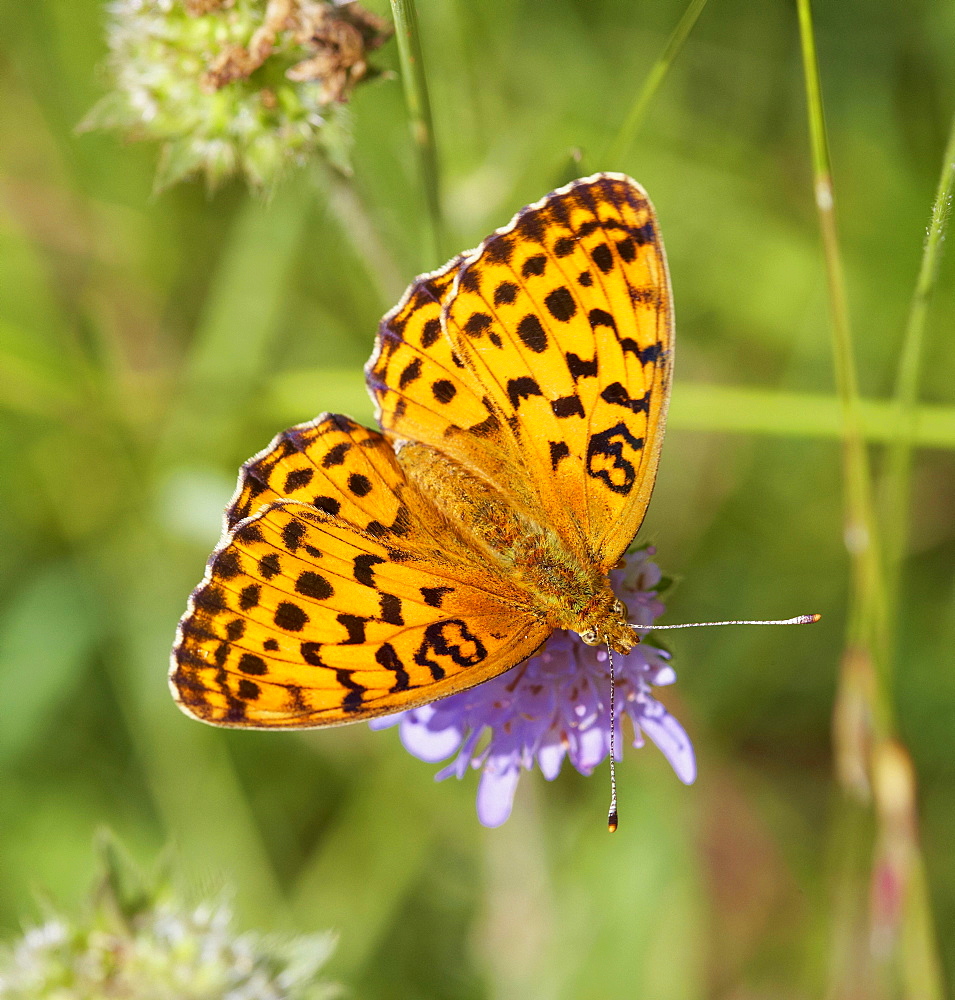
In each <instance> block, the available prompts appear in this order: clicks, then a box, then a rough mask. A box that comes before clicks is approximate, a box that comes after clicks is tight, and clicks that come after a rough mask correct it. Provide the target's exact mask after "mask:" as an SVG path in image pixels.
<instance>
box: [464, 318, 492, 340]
mask: <svg viewBox="0 0 955 1000" xmlns="http://www.w3.org/2000/svg"><path fill="white" fill-rule="evenodd" d="M492 323H493V320H492V319H491V317H490V316H488V314H487V313H484V312H475V313H471V315H470V316H469V317H468V319H467V321H466V322H465V324H464V332H465V333H466V334H467V335H468V336H469V337H473V338H475V339H476V338H478V337H481V336H483V335H484V333H485V332H486V331H487V330H488V328H489V327H490V326H491V324H492Z"/></svg>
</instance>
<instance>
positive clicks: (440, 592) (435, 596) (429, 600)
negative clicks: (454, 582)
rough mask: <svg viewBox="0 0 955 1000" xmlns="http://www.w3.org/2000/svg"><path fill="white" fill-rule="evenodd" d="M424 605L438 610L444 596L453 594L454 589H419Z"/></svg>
mask: <svg viewBox="0 0 955 1000" xmlns="http://www.w3.org/2000/svg"><path fill="white" fill-rule="evenodd" d="M420 589H421V596H422V597H423V598H424V603H425V604H427V605H428V606H429V607H431V608H440V607H441V602H442V601H443V600H444V595H445V594H453V593H454V587H421V588H420Z"/></svg>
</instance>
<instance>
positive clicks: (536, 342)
mask: <svg viewBox="0 0 955 1000" xmlns="http://www.w3.org/2000/svg"><path fill="white" fill-rule="evenodd" d="M517 335H518V336H519V337H520V338H521V340H522V342H523V343H524V345H525V346H526V347H529V348H530V349H531V350H532V351H533V352H534V353H535V354H543V353H544V351H546V350H547V334H546V333H545V332H544V328H543V327H542V326H541V321H540V320H539V319H538V318H537V317H536V316H535V315H534V313H528V314H527V315H526V316H525V317H524V318H523V319H522V320H521V321H520V323H518V324H517Z"/></svg>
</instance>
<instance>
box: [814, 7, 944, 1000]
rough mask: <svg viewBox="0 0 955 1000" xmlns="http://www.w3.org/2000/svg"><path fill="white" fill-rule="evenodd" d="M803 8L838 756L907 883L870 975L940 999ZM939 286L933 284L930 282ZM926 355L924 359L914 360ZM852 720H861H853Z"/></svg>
mask: <svg viewBox="0 0 955 1000" xmlns="http://www.w3.org/2000/svg"><path fill="white" fill-rule="evenodd" d="M796 5H797V9H798V13H799V34H800V40H801V44H802V56H803V74H804V77H805V82H806V101H807V106H808V107H807V110H808V116H809V132H810V139H811V143H812V162H813V175H814V182H815V195H816V207H817V209H818V212H819V225H820V230H821V232H822V242H823V250H824V254H825V260H826V277H827V281H828V286H829V306H830V317H831V327H832V340H833V354H834V361H835V370H836V382H837V386H838V391H839V397H840V400H841V404H842V413H843V426H844V438H843V475H844V479H845V503H846V543H847V546H848V548H849V552H850V556H851V560H852V568H853V586H852V591H851V593H850V617H849V623H848V635H847V640H848V645H847V651H846V655H845V656H844V657H843V669H842V673H841V675H840V683H839V694H838V696H837V701H836V709H835V714H834V726H833V730H834V742H835V752H836V757H837V760H840V759H841V760H843V761H847V760H849V761H851V760H854V761H856V762H857V764H858V765H859V771H860V774H861V778H862V785H861V789H865V785H866V783H867V782H868V784H869V785H870V787H871V789H872V794H873V799H874V805H875V812H876V820H877V835H876V842H875V855H874V860H873V867H872V869H871V871H870V872H869V875H868V878H867V879H866V882H869V884H870V885H871V884H874V882H875V881H877V880H879V879H881V878H885V877H886V876H889V877H891V878H892V879H893V880H895V881H896V882H897V883H898V884H899V885H900V886H902V895H903V902H902V905H901V907H900V911H899V913H898V915H897V916H895V917H893V918H892V924H891V926H889V927H888V928H887V929H888V931H889V933H890V934H891V935H892V936H893V938H894V939H895V941H896V942H897V943H895V944H894V945H893V948H892V954H891V959H892V965H893V966H894V969H892V970H891V971H889V969H888V967H885V966H883V965H882V964H881V963H879V965H878V966H875V965H872V964H871V963H870V965H869V969H868V970H865V971H867V972H871V973H872V974H873V975H874V976H876V977H877V978H879V979H880V980H884V981H886V982H888V980H889V978H890V977H891V978H893V979H896V978H897V979H899V980H901V981H902V982H903V983H904V984H905V985H904V995H905V996H906V997H907V998H908V997H912V998H914V997H916V996H918V997H926V998H931V1000H935V998H939V1000H940V998H941V997H942V995H943V988H942V983H941V977H940V974H939V973H938V969H939V963H938V960H937V948H936V945H935V940H934V931H933V927H932V915H931V908H930V906H929V900H928V893H927V891H926V887H925V883H924V880H923V879H920V878H919V875H920V873H921V870H922V867H921V866H922V858H921V853H920V850H919V844H918V834H917V829H918V824H917V817H916V807H915V801H916V779H915V771H914V768H913V767H912V766H911V762H910V760H909V757H908V754H907V752H906V751H905V748H904V747H903V746H902V745H901V743H900V742H899V741H898V740H897V739H895V737H894V721H893V706H892V699H891V696H890V693H889V689H888V680H889V675H888V665H887V664H888V660H889V659H890V657H889V653H888V650H889V641H888V640H889V620H888V618H887V594H886V581H885V576H884V573H883V565H882V557H881V550H880V544H879V537H878V534H877V524H876V520H875V516H874V512H873V504H872V481H871V477H870V474H869V462H868V455H867V452H866V446H865V441H864V437H863V424H862V415H861V406H860V400H859V393H858V382H857V379H856V372H855V359H854V355H853V345H852V332H851V328H850V323H849V308H848V302H847V298H846V292H845V279H844V276H843V271H842V260H841V257H840V253H839V242H838V237H837V230H836V220H835V195H834V190H833V184H832V170H831V166H830V159H829V147H828V143H827V140H826V126H825V117H824V113H823V104H822V88H821V86H820V82H819V68H818V65H817V61H816V48H815V41H814V38H813V28H812V12H811V9H810V0H796ZM930 286H931V281H929V282H928V285H927V287H930ZM923 321H924V317H923ZM920 339H921V338H919V340H920ZM917 360H918V358H917V356H916V358H915V362H917ZM915 362H913V364H914V363H915ZM903 370H904V369H903ZM916 372H917V369H916ZM907 377H910V376H907ZM916 388H917V379H916V381H915V382H914V383H913V384H912V386H911V387H910V389H908V390H907V391H910V392H912V393H913V394H914V392H915V391H916ZM852 664H856V669H852V667H851V665H852ZM859 668H861V672H862V673H863V674H865V676H866V683H864V684H860V683H858V681H859V677H858V676H857V675H858V674H859V673H860V669H859ZM853 718H855V719H856V720H857V722H860V723H861V724H856V725H853V724H851V723H852V720H853ZM855 770H856V769H855V768H853V771H855ZM845 778H846V776H845V774H843V786H844V787H845V788H846V789H847V790H852V786H851V784H847V783H846V780H845ZM850 891H851V892H853V893H854V894H858V896H859V898H862V893H863V892H865V893H866V894H867V895H868V887H867V886H866V885H865V883H864V882H862V881H861V880H859V879H855V880H853V884H852V885H850ZM862 919H864V920H865V925H863V927H858V926H855V927H853V926H851V925H853V924H855V923H856V920H855V918H853V917H852V916H851V915H850V917H849V921H850V924H849V925H844V926H843V927H842V928H840V927H839V924H838V922H837V924H836V930H837V931H838V930H845V929H846V927H847V926H848V929H849V930H850V931H852V932H855V933H864V934H871V933H874V932H875V929H876V924H875V923H874V922H875V921H878V917H877V915H876V914H875V913H874V912H872V911H871V910H870V911H869V914H868V916H867V917H863V918H862ZM834 985H835V984H834Z"/></svg>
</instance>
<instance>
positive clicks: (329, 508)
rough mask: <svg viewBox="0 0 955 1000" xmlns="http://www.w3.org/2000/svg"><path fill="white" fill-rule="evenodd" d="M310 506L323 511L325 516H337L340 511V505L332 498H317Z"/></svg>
mask: <svg viewBox="0 0 955 1000" xmlns="http://www.w3.org/2000/svg"><path fill="white" fill-rule="evenodd" d="M312 506H313V507H317V508H318V509H319V510H322V511H324V512H325V513H326V514H332V515H335V514H337V513H338V512H339V511H340V510H341V509H342V505H341V502H340V501H339V500H336V499H335V498H334V497H327V496H317V497H315V499H314V500H313V501H312Z"/></svg>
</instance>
